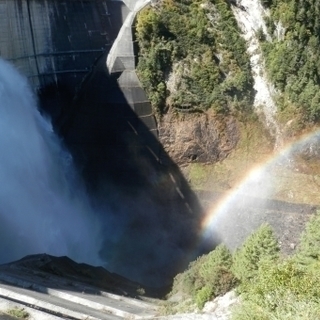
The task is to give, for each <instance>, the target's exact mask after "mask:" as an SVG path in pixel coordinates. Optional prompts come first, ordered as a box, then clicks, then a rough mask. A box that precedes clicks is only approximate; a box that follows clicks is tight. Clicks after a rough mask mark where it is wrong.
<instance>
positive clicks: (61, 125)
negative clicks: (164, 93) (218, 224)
mask: <svg viewBox="0 0 320 320" xmlns="http://www.w3.org/2000/svg"><path fill="white" fill-rule="evenodd" d="M137 3H138V1H137ZM139 3H140V1H139ZM141 3H142V4H143V1H141ZM135 5H136V1H130V0H126V3H124V2H122V1H113V0H107V1H102V0H69V1H60V0H16V1H13V0H12V1H5V0H0V56H1V57H2V58H4V59H7V60H9V61H11V62H12V63H13V64H14V65H15V66H16V67H17V68H18V69H19V70H20V72H21V73H22V74H24V75H25V76H27V77H28V79H29V81H30V83H31V84H32V86H33V88H34V90H35V91H36V92H37V93H38V96H39V101H40V108H41V110H42V111H43V112H44V113H47V114H49V115H50V116H51V118H52V123H53V126H54V127H55V130H56V132H57V133H58V134H59V135H60V137H61V138H62V140H63V142H64V144H65V145H66V146H67V147H68V149H69V151H70V152H71V154H72V157H73V160H74V162H75V164H76V167H77V169H78V172H80V173H81V176H82V177H83V178H84V180H85V182H86V188H87V193H88V194H89V195H90V199H91V204H92V206H93V208H94V213H92V214H94V215H95V218H96V219H98V220H99V225H100V226H101V228H102V230H103V232H102V233H103V234H102V239H101V247H99V254H100V258H101V259H102V260H103V261H104V262H105V266H106V267H107V269H109V270H110V271H113V272H116V273H120V274H121V275H124V276H126V277H129V278H130V279H132V280H136V281H140V282H141V283H143V284H146V285H155V286H160V285H166V284H169V283H170V281H171V280H172V277H173V276H174V275H175V274H176V273H177V272H179V271H181V270H182V268H184V267H185V266H186V265H187V264H188V263H189V261H190V260H192V259H193V258H195V257H196V256H197V255H198V254H199V252H200V251H201V250H202V249H203V247H206V244H201V245H200V244H199V239H198V237H199V232H200V231H201V220H202V218H203V217H202V209H201V207H200V205H199V203H198V201H197V198H196V196H195V195H194V193H193V192H192V190H191V189H190V187H189V185H188V183H187V182H186V180H185V179H184V177H183V176H182V174H181V172H180V171H179V168H178V167H177V165H176V164H175V163H173V161H172V160H171V159H170V158H169V157H168V155H167V154H166V153H165V151H164V150H163V148H162V146H161V144H160V143H159V141H158V139H157V123H156V121H155V118H154V116H153V114H152V108H151V105H150V103H149V102H148V99H147V97H146V95H145V93H144V91H143V90H142V88H141V85H140V82H139V79H138V77H137V75H136V73H135V70H134V62H135V58H136V56H135V55H136V53H135V50H134V45H133V38H132V27H131V24H132V21H133V20H134V14H135ZM143 5H144V4H143ZM123 26H124V27H123ZM118 34H120V35H121V37H118ZM113 43H115V44H117V46H113V47H112V44H113ZM111 47H112V49H111ZM110 52H111V54H110ZM0 165H1V164H0ZM83 241H86V239H83ZM199 246H200V247H201V248H199Z"/></svg>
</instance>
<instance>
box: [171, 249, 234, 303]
mask: <svg viewBox="0 0 320 320" xmlns="http://www.w3.org/2000/svg"><path fill="white" fill-rule="evenodd" d="M231 264H232V255H231V253H230V251H229V250H228V248H227V247H226V246H224V245H219V246H218V247H217V248H216V249H215V250H213V251H211V252H210V253H209V254H208V255H204V256H201V257H200V258H198V259H197V260H196V261H195V262H192V263H191V264H190V266H189V268H188V270H186V271H185V272H184V273H182V274H179V275H178V276H177V277H176V278H175V279H174V284H173V290H172V292H173V293H175V292H178V291H180V292H183V293H184V294H186V295H187V296H190V297H192V298H193V299H194V300H195V302H196V303H197V305H198V307H199V308H202V307H203V305H204V303H205V302H207V301H209V300H210V299H211V298H213V297H216V296H218V295H222V294H225V293H226V292H228V291H229V290H231V289H232V288H234V287H235V285H236V280H235V277H234V276H233V274H232V272H231V271H230V268H231Z"/></svg>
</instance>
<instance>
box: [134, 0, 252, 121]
mask: <svg viewBox="0 0 320 320" xmlns="http://www.w3.org/2000/svg"><path fill="white" fill-rule="evenodd" d="M136 36H137V40H138V44H139V50H140V51H139V62H138V66H137V70H138V74H139V78H140V80H141V82H142V84H143V86H144V88H145V90H146V92H147V94H148V97H149V99H150V101H151V103H152V105H153V107H154V109H155V110H156V112H157V113H158V114H160V115H161V114H162V113H163V112H164V111H165V109H166V107H167V105H170V106H172V107H173V108H177V109H179V110H187V111H194V110H207V109H208V108H214V110H216V111H217V112H230V111H231V112H233V113H236V114H237V113H239V112H243V111H247V110H251V105H252V84H253V79H252V75H251V69H250V63H249V59H248V56H247V54H246V45H245V41H244V40H243V38H242V37H241V36H240V33H239V29H238V27H237V23H236V21H235V19H234V17H233V14H232V11H231V9H230V5H229V4H228V2H227V1H225V0H209V1H203V0H163V1H161V2H160V4H159V5H158V6H156V7H148V8H146V9H144V10H143V11H142V12H141V13H140V14H139V15H138V18H137V23H136ZM173 74H174V75H175V76H174V80H173V82H174V85H173V86H171V87H170V88H169V86H168V81H169V82H170V76H172V75H173ZM169 90H171V92H170V91H169Z"/></svg>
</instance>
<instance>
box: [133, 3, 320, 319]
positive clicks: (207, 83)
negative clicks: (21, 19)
mask: <svg viewBox="0 0 320 320" xmlns="http://www.w3.org/2000/svg"><path fill="white" fill-rule="evenodd" d="M319 21H320V20H319V3H318V2H317V1H307V0H305V1H299V2H297V1H289V0H288V1H280V0H274V1H273V0H266V1H259V0H255V1H247V0H235V1H223V0H221V1H220V0H210V1H201V0H199V1H188V0H176V1H174V0H163V1H159V2H157V3H156V4H153V5H152V6H150V7H148V8H146V9H145V10H143V11H142V12H141V13H140V14H139V16H138V19H137V23H136V37H137V40H138V44H139V59H138V68H137V70H138V74H139V78H140V80H141V82H142V84H143V86H144V88H145V90H146V92H147V94H148V97H149V99H150V101H151V103H152V106H153V109H154V112H155V113H156V115H157V119H158V124H159V136H160V141H161V142H162V144H163V146H164V147H165V149H166V151H167V152H168V154H169V155H170V156H171V157H172V158H173V159H174V161H175V162H176V163H178V164H179V166H180V169H181V170H182V172H183V173H184V175H185V176H186V178H187V179H188V181H189V183H190V184H191V186H192V188H193V189H194V190H196V191H197V192H198V194H199V196H200V199H201V200H202V204H203V205H204V207H205V208H206V211H207V217H206V219H205V221H204V222H203V224H202V226H203V229H204V230H203V233H204V236H203V237H204V239H205V240H203V241H206V240H207V239H208V238H210V237H211V238H210V239H213V240H214V241H216V242H222V243H223V244H225V245H227V247H228V250H229V249H231V251H232V252H231V253H230V252H226V251H223V250H227V249H226V248H225V247H223V248H224V249H221V248H220V249H217V250H218V253H215V251H212V252H211V253H210V254H209V255H208V256H203V257H200V258H198V260H196V261H195V262H193V263H191V264H190V267H189V269H188V270H186V271H185V272H184V273H182V274H180V275H178V276H177V277H176V279H175V284H174V288H173V292H172V295H173V297H174V298H173V299H178V300H179V299H180V300H179V301H180V304H178V307H177V303H176V302H177V301H176V300H173V302H172V304H171V305H170V307H168V308H169V310H170V311H169V312H172V311H173V310H174V311H175V312H183V311H186V310H187V309H188V308H189V310H190V308H191V309H192V308H193V307H194V304H192V302H193V303H196V304H198V307H199V308H200V309H201V308H202V307H203V305H204V302H205V301H208V300H212V299H213V298H214V297H217V296H219V295H222V294H224V293H226V292H227V291H228V290H230V289H231V288H233V287H235V286H237V285H239V283H240V287H237V288H238V289H237V292H238V293H241V294H242V295H241V297H242V299H243V300H244V301H245V303H244V305H243V306H244V307H243V309H239V310H238V311H237V312H238V313H236V314H235V315H234V319H241V320H243V319H314V318H317V317H318V316H319V314H318V305H317V303H315V301H314V300H313V298H312V299H310V300H309V301H308V299H309V298H310V297H311V296H312V297H316V296H317V295H318V294H319V290H318V288H317V287H315V286H314V289H311V288H310V287H308V286H306V283H307V282H308V281H309V282H308V283H309V284H310V283H314V281H315V282H316V281H317V280H316V279H318V278H317V277H318V275H317V273H315V265H313V262H314V261H313V262H310V261H311V260H308V261H309V262H310V265H309V262H308V263H307V262H306V263H304V262H301V261H302V260H303V259H304V258H305V259H308V258H307V257H306V256H308V255H309V253H306V251H308V250H309V249H310V250H311V251H312V250H314V252H316V253H315V254H318V248H317V246H313V245H312V243H311V242H310V241H309V240H306V239H307V238H308V236H307V235H306V234H307V233H308V232H309V233H310V232H313V231H311V230H314V229H312V228H315V227H312V226H313V225H316V224H317V222H316V221H317V220H314V219H312V220H311V222H310V224H309V225H308V224H307V225H308V227H307V231H305V232H304V238H302V239H303V240H302V244H300V247H299V241H300V240H299V239H300V233H301V232H302V230H303V229H304V226H305V224H306V223H307V221H308V220H309V218H310V215H312V213H314V212H315V211H316V208H317V207H318V206H319V205H320V197H319V191H320V183H319V182H320V180H319V179H320V178H319V177H320V166H319V156H320V152H319V150H320V149H319V146H320V145H319V143H320V140H319V119H320V104H319V102H320V101H319V84H320V78H319V74H320V73H319V72H320V69H319V63H318V60H319V52H318V51H319V26H320V22H319ZM294 206H297V207H295V208H300V209H298V210H297V214H296V215H293V214H292V212H293V211H294V210H295V209H294V210H293V207H294ZM290 210H291V211H290ZM263 222H267V223H269V225H271V228H270V232H271V233H272V232H274V238H273V240H271V238H270V243H269V244H271V243H274V244H275V246H274V247H273V248H274V249H275V251H277V250H279V249H280V251H281V254H280V258H274V257H273V258H270V259H271V260H272V261H273V262H270V261H269V262H266V261H265V262H264V263H265V264H263V263H262V264H261V265H259V263H260V260H263V259H264V258H262V257H260V258H261V259H260V258H259V257H258V258H257V256H255V259H258V261H259V262H257V261H256V262H253V261H244V260H242V262H239V261H237V259H238V258H237V255H241V253H237V252H238V251H235V253H234V250H236V248H239V247H241V245H243V247H241V248H245V247H246V243H247V242H248V241H249V242H250V241H251V240H249V239H251V237H255V236H254V235H253V236H252V230H256V229H258V228H259V226H260V225H261V224H262V223H263ZM268 228H269V227H268ZM258 232H259V231H258ZM265 232H267V231H265ZM268 232H269V231H268ZM268 232H267V233H268ZM314 232H316V231H314ZM212 234H213V235H212ZM313 236H314V237H315V239H317V235H315V234H313ZM205 237H207V238H205ZM272 237H273V236H272ZM246 239H247V240H246ZM257 239H258V238H256V240H257ZM265 239H266V238H265ZM260 240H261V238H260ZM257 241H259V240H257ZM273 241H274V242H273ZM303 241H307V242H308V241H309V242H308V244H306V243H303ZM316 243H317V242H316ZM269 244H263V243H262V242H261V243H259V244H252V245H253V246H256V247H255V248H256V249H257V248H259V247H261V248H262V249H263V248H267V247H268V246H269ZM272 246H273V245H271V247H272ZM277 246H278V247H277ZM308 246H309V247H308ZM276 247H277V249H276ZM311 247H312V249H311ZM218 248H219V247H218ZM308 248H309V249H308ZM262 249H261V250H262ZM219 250H220V251H219ZM221 250H222V252H221ZM241 250H243V251H245V250H247V249H240V251H239V252H241ZM250 250H251V249H248V252H247V253H242V254H244V255H246V254H248V256H250V254H252V255H253V256H254V255H255V251H254V250H255V249H252V250H251V251H250ZM257 250H258V249H257ZM266 250H267V249H266ZM304 250H306V251H304ZM275 251H274V252H275ZM302 251H304V252H305V253H303V254H305V255H306V256H305V257H304V258H301V254H302V253H301V252H302ZM269 253H270V252H269ZM269 253H268V254H269ZM271 255H272V254H271ZM288 255H289V257H288ZM311 255H312V254H311ZM248 256H247V258H248ZM258 256H259V255H258ZM285 256H286V258H284V257H285ZM277 257H279V256H277ZM292 257H293V258H292ZM277 259H279V260H277ZM299 259H300V260H299ZM297 261H298V262H297ZM243 263H244V264H245V265H246V267H244V265H242V264H243ZM252 263H257V265H259V266H257V265H256V267H253V266H252ZM272 263H275V265H274V266H273V267H272V268H271V269H270V270H271V271H267V269H268V268H270V266H271V265H272ZM301 265H303V266H301ZM306 265H307V268H305V267H306ZM239 266H240V267H239ZM237 268H240V269H241V268H244V269H246V268H247V269H246V270H247V271H248V270H249V269H250V270H253V269H255V268H256V270H258V271H257V273H258V276H257V278H256V275H254V276H252V278H250V279H244V278H242V277H243V276H244V274H245V273H243V272H244V271H243V270H241V271H239V269H237ZM252 268H253V269H252ZM260 268H261V270H260ZM237 272H240V273H238V274H237ZM248 272H249V271H248ZM206 277H207V278H206ZM299 277H300V279H299ZM284 278H285V279H287V281H289V282H290V285H288V286H286V284H285V283H284V282H283V279H284ZM253 279H254V280H253ZM281 279H282V280H281ZM234 281H235V282H236V283H237V284H235V282H234ZM246 281H247V282H246ZM255 281H257V283H255ZM304 281H306V282H304ZM244 282H246V284H245V285H244V284H243V283H244ZM277 285H279V287H280V289H279V290H277V289H276V286H277ZM273 286H274V287H273ZM303 287H305V288H306V289H303ZM220 289H221V291H219V290H220ZM183 294H185V295H184V296H183ZM181 295H182V296H183V297H184V298H186V297H188V298H189V299H190V300H188V301H189V302H190V301H192V302H190V303H191V307H190V305H189V306H187V304H188V302H186V301H185V300H184V298H181ZM177 296H178V298H177ZM254 296H255V297H256V298H253V297H254ZM281 297H283V299H282V298H281ZM188 298H186V299H188ZM264 299H265V300H266V301H265V302H264ZM279 299H280V302H279ZM290 299H291V300H290ZM269 300H270V301H269ZM268 301H269V302H270V304H268V303H269V302H268ZM276 301H278V302H276ZM314 303H315V304H314ZM170 308H173V309H170ZM308 308H309V311H310V312H309V311H308V312H306V310H307V309H308ZM259 310H260V311H259ZM259 312H261V314H260V315H259ZM303 313H305V316H304V317H303V318H299V315H302V314H303ZM286 314H290V315H291V316H289V317H287V318H286ZM177 319H178V318H177ZM221 319H222V318H221ZM223 319H225V318H223Z"/></svg>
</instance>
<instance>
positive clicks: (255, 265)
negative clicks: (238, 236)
mask: <svg viewBox="0 0 320 320" xmlns="http://www.w3.org/2000/svg"><path fill="white" fill-rule="evenodd" d="M278 257H279V245H278V242H277V240H276V238H275V236H274V233H273V231H272V229H271V227H270V226H269V225H268V224H263V225H261V227H260V228H259V229H258V230H256V231H255V232H254V233H253V234H251V235H250V236H249V237H248V238H247V239H246V241H245V242H244V243H243V245H242V246H241V247H240V248H239V249H238V250H237V251H236V253H235V255H234V261H233V266H232V271H233V272H234V274H235V276H236V277H237V279H239V280H240V282H241V283H242V284H244V285H247V282H248V281H250V280H252V279H254V278H255V277H256V276H257V274H258V269H259V266H260V263H261V262H264V261H266V260H267V261H276V260H277V259H278Z"/></svg>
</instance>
